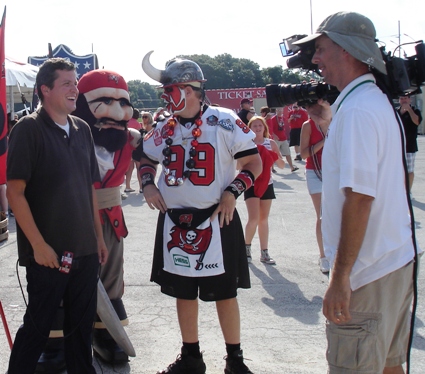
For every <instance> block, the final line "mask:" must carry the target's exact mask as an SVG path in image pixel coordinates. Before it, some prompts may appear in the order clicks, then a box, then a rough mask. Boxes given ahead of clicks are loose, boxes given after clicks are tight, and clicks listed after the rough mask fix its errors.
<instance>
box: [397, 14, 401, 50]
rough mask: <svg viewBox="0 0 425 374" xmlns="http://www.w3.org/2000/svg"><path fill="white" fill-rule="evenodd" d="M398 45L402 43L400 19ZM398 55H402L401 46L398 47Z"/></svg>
mask: <svg viewBox="0 0 425 374" xmlns="http://www.w3.org/2000/svg"><path fill="white" fill-rule="evenodd" d="M398 45H401V32H400V20H399V21H398ZM398 57H401V48H399V49H398Z"/></svg>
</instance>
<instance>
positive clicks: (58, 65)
mask: <svg viewBox="0 0 425 374" xmlns="http://www.w3.org/2000/svg"><path fill="white" fill-rule="evenodd" d="M56 70H65V71H73V70H75V65H74V64H73V63H72V62H70V61H68V60H65V59H64V58H57V57H54V58H49V59H48V60H46V61H44V62H43V64H42V65H41V66H40V69H39V70H38V73H37V77H36V80H35V82H36V86H37V94H38V97H39V98H40V101H41V102H43V92H41V86H47V87H49V88H53V85H54V82H55V80H56V79H57V77H58V74H57V73H56Z"/></svg>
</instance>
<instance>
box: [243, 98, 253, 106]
mask: <svg viewBox="0 0 425 374" xmlns="http://www.w3.org/2000/svg"><path fill="white" fill-rule="evenodd" d="M249 103H252V99H242V100H241V105H242V104H249Z"/></svg>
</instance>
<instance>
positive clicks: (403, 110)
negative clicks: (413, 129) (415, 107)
mask: <svg viewBox="0 0 425 374" xmlns="http://www.w3.org/2000/svg"><path fill="white" fill-rule="evenodd" d="M410 110H412V107H411V106H410V104H409V103H403V104H401V106H400V112H401V114H403V113H406V112H409V111H410Z"/></svg>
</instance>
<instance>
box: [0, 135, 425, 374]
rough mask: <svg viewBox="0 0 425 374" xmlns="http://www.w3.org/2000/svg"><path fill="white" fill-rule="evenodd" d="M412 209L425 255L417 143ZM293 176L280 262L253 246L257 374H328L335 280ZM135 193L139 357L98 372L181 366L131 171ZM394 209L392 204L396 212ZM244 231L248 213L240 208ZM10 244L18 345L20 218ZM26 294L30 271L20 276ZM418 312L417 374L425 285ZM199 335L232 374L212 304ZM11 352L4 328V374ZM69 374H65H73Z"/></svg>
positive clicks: (281, 173) (131, 216)
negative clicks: (154, 277) (323, 264)
mask: <svg viewBox="0 0 425 374" xmlns="http://www.w3.org/2000/svg"><path fill="white" fill-rule="evenodd" d="M418 143H419V149H420V150H419V152H418V153H417V157H416V175H415V181H414V185H413V191H412V192H413V206H414V214H415V221H416V235H417V239H418V242H419V244H420V246H421V247H425V228H424V223H425V137H424V136H420V137H419V139H418ZM294 164H296V165H298V166H299V167H300V170H298V171H297V172H294V173H291V171H290V169H289V167H288V166H286V168H285V169H284V170H279V169H277V173H276V174H273V178H274V183H275V184H274V186H275V192H276V195H277V199H276V200H275V201H274V202H273V204H272V209H271V213H270V217H269V225H270V239H269V252H270V255H271V256H272V257H273V258H274V259H275V260H276V262H277V264H276V265H275V266H273V265H266V264H263V263H261V262H260V259H259V258H260V250H259V242H258V237H257V236H255V238H254V240H253V243H252V250H253V261H252V263H251V264H250V274H251V284H252V287H251V289H249V290H240V291H239V295H238V300H239V306H240V313H241V321H242V349H243V351H244V357H245V359H246V364H247V365H248V366H249V367H250V369H251V370H252V372H253V373H255V374H284V373H291V374H307V373H308V374H314V373H322V374H323V373H326V370H327V364H326V359H325V350H326V338H325V319H324V317H323V315H322V312H321V307H322V299H323V295H324V293H325V290H326V286H327V282H328V277H327V276H326V275H324V274H322V273H321V272H320V270H319V266H318V257H319V250H318V247H317V243H316V238H315V213H314V208H313V204H312V202H311V199H310V196H309V194H308V191H307V186H306V181H305V175H304V165H305V163H304V162H297V161H294ZM132 187H133V188H134V189H135V190H136V191H135V192H133V193H129V194H128V197H127V198H126V199H125V200H124V201H123V208H124V214H125V217H126V222H127V226H128V229H129V235H128V237H127V238H126V239H125V242H124V243H125V244H124V245H125V264H124V268H125V275H124V279H125V294H124V297H123V300H124V304H125V306H126V309H127V313H128V317H129V321H130V323H129V325H128V326H127V327H126V328H125V329H126V331H127V333H128V335H129V337H130V339H131V341H132V343H133V345H134V348H135V350H136V354H137V356H136V357H134V358H131V359H130V362H128V363H127V364H124V365H120V366H115V367H113V366H110V365H107V364H105V363H102V362H99V361H98V360H97V359H95V360H94V362H95V366H96V369H97V373H105V374H109V373H122V374H127V373H132V374H148V373H149V374H154V373H156V372H157V370H159V369H163V368H165V367H166V366H167V365H168V364H170V363H171V362H173V361H174V360H175V358H176V356H177V354H178V353H179V351H180V347H181V337H180V333H179V327H178V323H177V317H176V308H175V300H174V299H172V298H170V297H168V296H165V295H162V294H161V293H160V290H159V286H157V285H156V284H155V283H151V282H150V281H149V277H150V268H151V262H152V248H153V243H154V236H155V228H156V217H157V212H156V211H152V210H151V209H149V207H148V206H147V205H146V202H145V201H144V199H143V194H139V193H138V183H137V179H136V174H135V172H134V173H133V179H132ZM390 203H391V202H389V204H390ZM237 208H238V211H239V214H240V216H241V219H242V222H243V224H245V223H246V221H247V210H246V207H245V204H244V201H243V199H239V200H238V202H237ZM9 231H10V233H9V239H8V240H7V241H5V242H2V243H0V301H1V302H2V305H3V308H4V312H5V315H6V320H7V324H8V327H9V330H10V332H11V334H12V339H14V336H15V334H16V331H17V329H18V327H19V326H20V324H21V323H22V317H23V314H24V311H25V304H24V301H23V297H22V294H21V289H20V286H19V283H18V278H17V272H16V260H17V248H16V229H15V221H14V218H10V221H9ZM19 276H20V278H21V281H22V283H23V287H24V290H25V269H24V268H19ZM418 294H419V297H418V308H417V318H416V328H415V336H414V341H413V348H412V353H411V371H410V373H411V374H422V373H425V360H424V357H425V356H424V350H425V326H424V321H425V302H424V299H425V284H424V273H423V272H422V273H420V274H419V277H418ZM199 310H200V313H199V326H200V327H199V335H200V345H201V349H202V350H203V351H204V360H205V362H206V365H207V373H208V374H218V373H223V372H224V366H225V361H224V359H223V358H224V356H225V355H226V351H225V344H224V341H223V337H222V334H221V330H220V327H219V323H218V319H217V314H216V311H215V305H214V303H204V302H200V308H199ZM9 354H10V349H9V344H8V340H7V337H6V334H5V330H4V328H3V326H2V325H1V324H0V373H5V372H6V370H7V363H8V358H9ZM65 373H66V371H64V372H63V373H62V374H65Z"/></svg>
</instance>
